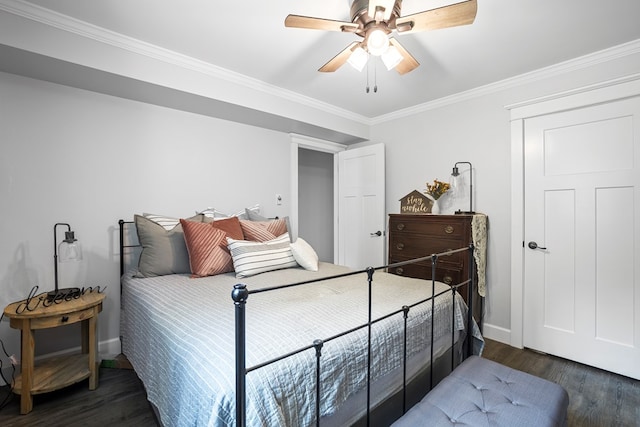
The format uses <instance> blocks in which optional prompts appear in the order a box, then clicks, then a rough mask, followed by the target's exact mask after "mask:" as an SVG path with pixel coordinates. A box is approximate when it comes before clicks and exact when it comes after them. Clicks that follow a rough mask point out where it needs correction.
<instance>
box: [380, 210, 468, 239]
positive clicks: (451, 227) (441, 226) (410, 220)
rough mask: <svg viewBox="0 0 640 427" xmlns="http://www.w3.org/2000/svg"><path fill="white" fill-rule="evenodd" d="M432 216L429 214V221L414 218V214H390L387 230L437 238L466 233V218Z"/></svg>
mask: <svg viewBox="0 0 640 427" xmlns="http://www.w3.org/2000/svg"><path fill="white" fill-rule="evenodd" d="M401 217H406V218H401ZM434 217H435V216H431V218H430V220H429V221H424V220H422V219H421V218H419V217H418V218H416V216H409V215H400V216H392V217H391V218H390V220H389V231H390V232H391V233H399V234H404V233H406V234H422V235H425V236H433V237H437V238H451V237H459V238H462V237H463V236H465V235H468V232H467V228H468V224H469V221H468V220H467V219H465V218H463V217H460V218H456V217H451V216H447V217H445V218H434Z"/></svg>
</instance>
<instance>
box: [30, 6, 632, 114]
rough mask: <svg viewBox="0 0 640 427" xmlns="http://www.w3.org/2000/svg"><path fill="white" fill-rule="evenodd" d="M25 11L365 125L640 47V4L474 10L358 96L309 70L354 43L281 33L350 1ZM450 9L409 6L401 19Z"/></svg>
mask: <svg viewBox="0 0 640 427" xmlns="http://www.w3.org/2000/svg"><path fill="white" fill-rule="evenodd" d="M30 2H31V3H33V4H35V5H39V6H42V7H45V8H48V9H51V10H53V11H56V12H59V13H61V14H64V15H67V16H70V17H73V18H76V19H78V20H81V21H85V22H88V23H90V24H93V25H96V26H98V27H102V28H104V29H108V30H111V31H114V32H117V33H120V34H123V35H125V36H128V37H132V38H135V39H138V40H141V41H144V42H147V43H151V44H153V45H157V46H160V47H163V48H166V49H169V50H171V51H175V52H178V53H181V54H185V55H188V56H191V57H194V58H196V59H199V60H202V61H206V62H210V63H212V64H215V65H216V66H218V67H222V68H224V69H227V70H231V71H233V72H236V73H240V74H242V75H245V76H248V77H250V78H253V79H257V80H260V81H262V82H264V83H267V84H269V85H273V86H275V87H280V88H284V89H287V90H290V91H293V92H296V93H299V94H302V95H305V96H308V97H310V98H314V99H317V100H320V101H323V102H326V103H328V104H331V105H333V106H336V107H340V108H343V109H346V110H348V111H351V112H354V113H356V114H360V115H362V116H365V117H369V118H374V117H378V116H381V115H385V114H388V113H391V112H394V111H397V110H401V109H404V108H409V107H413V106H416V105H419V104H423V103H426V102H429V101H433V100H435V99H439V98H443V97H446V96H449V95H452V94H456V93H459V92H463V91H467V90H471V89H474V88H477V87H481V86H484V85H487V84H491V83H495V82H497V81H501V80H504V79H507V78H510V77H514V76H517V75H521V74H524V73H527V72H529V71H534V70H537V69H541V68H544V67H547V66H550V65H553V64H557V63H560V62H563V61H566V60H570V59H574V58H578V57H580V56H583V55H586V54H589V53H593V52H596V51H600V50H603V49H606V48H609V47H613V46H617V45H620V44H623V43H626V42H629V41H633V40H636V39H640V1H639V0H606V1H604V0H478V14H477V17H476V20H475V23H473V24H472V25H469V26H463V27H456V28H449V29H444V30H438V31H432V32H423V33H418V34H409V35H399V36H397V37H398V39H399V40H400V41H401V43H402V44H403V46H404V47H405V48H406V49H407V50H409V51H410V52H411V53H412V54H413V56H414V57H415V58H416V59H417V60H418V62H420V64H421V65H420V67H418V68H417V69H416V70H414V71H412V72H410V73H408V74H406V75H404V76H400V75H398V74H397V73H396V72H395V71H391V72H389V71H387V70H386V68H384V66H383V65H382V64H381V63H378V65H377V66H376V67H375V73H374V68H371V69H370V73H369V85H370V87H371V91H370V92H369V93H366V92H365V87H366V85H367V72H366V68H365V71H363V72H362V73H359V72H357V71H356V70H354V69H353V68H351V67H350V66H349V65H345V66H343V67H342V68H340V69H339V70H338V71H337V72H335V73H319V72H318V71H317V69H318V68H319V67H320V66H322V65H323V64H324V63H325V62H327V61H328V60H329V59H331V58H332V57H333V56H334V55H335V54H336V53H338V52H339V51H341V50H342V49H344V48H345V47H346V46H347V45H348V44H349V43H350V42H351V41H353V40H356V39H358V38H357V36H355V35H352V34H347V33H335V32H323V31H317V30H304V29H296V28H285V27H284V19H285V17H286V15H287V14H289V13H294V14H299V15H307V16H315V17H322V18H328V19H335V20H345V21H349V20H350V17H349V7H350V2H349V1H348V0H323V1H317V0H268V1H267V0H253V1H237V0H236V1H212V0H180V1H179V2H178V1H169V0H134V1H132V0H99V1H78V0H31V1H30ZM456 2H457V0H405V1H404V4H403V9H402V15H407V14H410V13H415V12H419V11H422V10H426V9H432V8H435V7H439V6H442V5H446V4H451V3H456ZM374 75H375V76H376V81H377V87H378V91H377V93H374V92H373V86H374Z"/></svg>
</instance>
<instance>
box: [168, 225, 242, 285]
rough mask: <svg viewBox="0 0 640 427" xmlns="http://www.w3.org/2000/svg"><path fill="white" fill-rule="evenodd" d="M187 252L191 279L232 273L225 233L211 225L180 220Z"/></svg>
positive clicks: (231, 261)
mask: <svg viewBox="0 0 640 427" xmlns="http://www.w3.org/2000/svg"><path fill="white" fill-rule="evenodd" d="M180 223H181V224H182V229H183V230H184V240H185V243H186V245H187V251H188V252H189V265H190V266H191V277H205V276H215V275H216V274H221V273H228V272H230V271H233V259H232V258H231V254H230V253H229V251H228V249H227V232H226V231H224V230H222V229H219V228H217V227H214V226H213V223H211V222H209V223H205V222H193V221H185V220H183V219H181V220H180Z"/></svg>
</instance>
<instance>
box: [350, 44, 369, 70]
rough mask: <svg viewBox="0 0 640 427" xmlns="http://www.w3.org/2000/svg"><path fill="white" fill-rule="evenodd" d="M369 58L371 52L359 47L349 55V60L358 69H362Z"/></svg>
mask: <svg viewBox="0 0 640 427" xmlns="http://www.w3.org/2000/svg"><path fill="white" fill-rule="evenodd" d="M368 59H369V54H368V53H367V52H366V51H365V50H364V49H363V48H361V47H357V48H356V49H355V50H354V51H353V52H352V53H351V55H349V59H347V62H348V63H349V65H351V66H352V67H353V68H355V69H356V70H358V71H362V69H363V68H364V66H365V65H366V64H367V60H368Z"/></svg>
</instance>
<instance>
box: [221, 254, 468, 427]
mask: <svg viewBox="0 0 640 427" xmlns="http://www.w3.org/2000/svg"><path fill="white" fill-rule="evenodd" d="M463 251H467V252H468V254H469V263H470V265H471V268H470V269H469V271H470V272H473V271H475V265H474V256H473V251H474V247H473V245H470V246H469V247H464V248H460V249H457V250H450V251H447V252H443V253H440V254H433V255H431V256H429V257H423V258H419V259H415V260H411V261H405V262H402V263H396V264H393V265H386V266H382V267H378V268H373V267H369V268H367V269H366V270H361V271H356V272H352V273H348V274H345V275H341V277H344V276H355V275H358V274H362V273H366V275H367V282H368V289H369V292H368V301H367V304H368V321H367V322H366V323H364V324H362V325H359V326H357V327H355V328H352V329H350V330H347V331H343V332H342V333H340V334H337V335H335V336H331V337H325V338H323V339H316V340H314V341H313V343H310V344H309V345H307V346H305V347H302V348H299V349H298V350H295V351H292V352H289V353H287V354H283V355H282V356H280V357H277V358H275V359H272V360H269V361H265V362H264V363H260V364H258V365H255V366H252V367H249V368H247V366H246V358H247V347H246V337H247V330H246V327H247V322H246V311H247V301H248V299H249V296H250V295H251V294H254V293H262V292H273V291H278V290H281V289H285V288H290V287H294V286H302V285H306V284H308V283H309V282H300V283H295V284H288V285H283V286H274V287H270V288H262V289H251V290H250V289H248V287H247V286H246V285H245V284H241V283H240V284H237V285H235V287H234V289H233V291H232V293H231V297H232V299H233V302H234V305H235V352H236V355H235V358H236V360H235V367H236V426H238V427H244V426H246V424H247V413H246V411H247V380H246V377H247V374H248V373H250V372H252V371H255V370H257V369H261V368H263V367H265V366H268V365H271V364H273V363H275V362H278V361H280V360H283V359H286V358H289V357H291V356H293V355H295V354H299V353H301V352H304V351H308V350H311V349H315V355H316V356H315V357H316V372H315V376H316V390H315V397H316V399H315V419H316V425H318V426H319V425H320V419H321V412H320V405H321V393H320V388H321V387H322V384H321V381H320V378H321V362H322V348H323V346H324V344H325V343H327V342H330V341H332V340H335V339H337V338H340V337H342V336H345V335H347V334H350V333H353V332H355V331H358V330H363V329H366V331H367V354H366V359H367V366H366V370H367V372H366V415H365V419H364V423H365V424H366V425H367V426H369V425H370V423H371V413H372V401H371V381H372V373H371V369H372V367H371V360H372V327H373V326H374V325H375V324H376V323H378V322H381V321H383V320H385V319H387V318H390V317H391V316H395V315H399V314H402V316H403V319H404V332H403V336H404V338H403V344H402V347H403V348H402V353H403V366H402V370H403V378H402V391H401V393H400V394H401V396H402V414H404V413H406V412H407V410H408V408H407V401H408V399H407V387H408V384H409V380H408V375H407V319H408V316H409V312H410V311H411V309H412V308H413V307H416V306H418V305H420V304H430V305H431V313H432V317H431V319H432V321H431V322H430V328H431V331H430V337H431V341H430V356H429V368H428V369H429V373H428V377H429V381H428V386H427V387H425V388H426V389H425V390H424V394H426V393H427V392H428V391H429V390H430V389H431V388H433V387H434V386H435V384H434V362H435V358H434V347H435V345H434V323H435V322H434V321H433V313H434V310H435V301H436V298H437V297H439V296H441V295H444V294H446V293H450V294H451V299H452V303H453V304H454V305H455V298H456V293H457V290H458V289H459V288H461V287H464V286H465V285H468V284H470V286H466V289H467V298H468V299H467V301H468V309H467V313H466V318H465V322H466V326H465V329H466V331H467V336H466V339H465V341H464V344H463V347H464V350H463V355H462V360H464V359H465V358H467V357H469V356H470V355H472V354H473V337H472V331H473V330H474V326H475V321H474V317H473V292H471V291H470V290H472V289H475V283H474V275H473V274H472V273H470V275H469V278H468V279H467V280H465V281H463V282H461V283H459V284H456V285H452V286H451V287H450V290H447V291H442V292H440V293H436V290H435V289H436V288H435V280H431V281H430V282H431V297H429V298H426V299H424V300H422V301H419V302H417V303H413V304H411V305H404V306H402V307H400V308H399V309H398V310H396V311H394V312H390V313H387V314H386V315H383V316H381V317H377V318H375V319H374V318H373V309H372V304H373V302H372V287H373V283H374V277H375V272H376V271H380V270H384V271H387V270H388V269H389V268H395V267H399V266H402V265H405V264H410V263H414V262H424V261H425V260H429V261H431V263H432V268H433V270H434V274H433V275H432V277H435V268H436V265H437V263H438V259H439V258H440V257H442V256H447V255H452V254H454V253H458V252H463ZM321 280H326V279H321ZM451 322H452V323H451V331H452V333H451V352H450V353H451V359H450V370H451V371H452V370H453V369H454V368H455V363H456V357H455V356H456V352H455V351H454V350H453V349H454V348H455V346H456V342H455V340H456V338H455V327H454V324H455V322H456V315H455V309H453V310H452V318H451ZM462 360H458V361H457V362H458V363H460V362H461V361H462Z"/></svg>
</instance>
